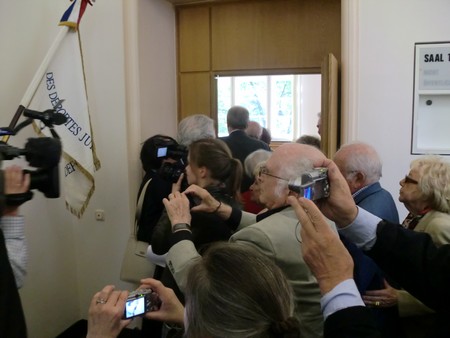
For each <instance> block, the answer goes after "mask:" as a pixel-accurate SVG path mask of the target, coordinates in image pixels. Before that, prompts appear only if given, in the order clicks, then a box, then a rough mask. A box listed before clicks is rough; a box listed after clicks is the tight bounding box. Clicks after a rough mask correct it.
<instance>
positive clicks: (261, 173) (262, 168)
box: [258, 167, 289, 182]
mask: <svg viewBox="0 0 450 338" xmlns="http://www.w3.org/2000/svg"><path fill="white" fill-rule="evenodd" d="M261 175H267V176H270V177H274V178H278V179H279V180H283V181H286V182H289V180H287V179H285V178H283V177H280V176H275V175H272V174H270V173H269V171H268V170H267V168H266V167H261V168H259V174H258V176H259V177H261Z"/></svg>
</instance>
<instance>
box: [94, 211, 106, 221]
mask: <svg viewBox="0 0 450 338" xmlns="http://www.w3.org/2000/svg"><path fill="white" fill-rule="evenodd" d="M95 219H96V220H97V221H104V220H105V210H102V209H97V210H95Z"/></svg>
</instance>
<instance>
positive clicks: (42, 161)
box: [23, 137, 62, 168]
mask: <svg viewBox="0 0 450 338" xmlns="http://www.w3.org/2000/svg"><path fill="white" fill-rule="evenodd" d="M61 152H62V145H61V141H60V140H59V139H55V138H49V137H41V138H29V139H28V141H27V143H26V144H25V149H24V151H23V153H24V155H25V158H26V160H27V161H28V163H29V164H30V165H31V166H32V167H37V168H50V167H54V166H56V165H57V164H58V163H59V160H60V158H61Z"/></svg>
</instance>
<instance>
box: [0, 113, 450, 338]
mask: <svg viewBox="0 0 450 338" xmlns="http://www.w3.org/2000/svg"><path fill="white" fill-rule="evenodd" d="M319 121H320V115H319ZM227 124H228V131H229V135H228V136H226V137H223V138H216V134H215V129H214V121H213V120H212V119H210V118H209V117H207V116H205V115H200V114H199V115H194V116H190V117H187V118H185V119H183V120H182V121H181V122H180V123H179V127H178V134H177V139H176V140H175V139H173V138H171V137H169V136H166V135H155V136H152V137H150V138H149V139H147V140H146V141H145V142H144V143H143V146H142V149H141V162H142V167H143V170H144V173H145V175H144V178H143V181H142V184H141V188H140V189H142V187H143V186H144V185H145V184H146V183H147V182H148V181H149V180H150V179H151V182H150V185H149V186H148V188H147V190H146V193H145V197H144V204H143V207H142V212H141V214H140V218H139V220H138V229H139V230H138V233H137V236H138V240H140V241H144V242H147V243H149V251H151V253H152V254H156V255H160V256H162V257H165V266H164V267H162V268H159V269H157V270H156V272H155V275H154V276H148V278H145V279H143V280H141V285H140V286H139V288H150V289H152V290H153V291H155V292H156V293H157V294H158V296H159V299H160V301H161V305H160V307H159V308H158V309H152V311H150V312H147V313H145V314H144V318H145V320H144V324H143V327H142V336H143V337H144V336H146V337H182V336H184V337H224V338H225V337H267V338H271V337H273V338H277V337H285V338H290V337H400V338H401V337H448V336H450V323H449V321H448V320H447V319H448V318H449V314H450V313H449V312H450V310H449V309H448V306H447V300H448V299H450V298H449V296H450V295H449V288H448V287H447V283H448V282H449V281H450V245H448V244H450V185H448V184H447V182H449V180H450V163H449V162H447V161H445V160H444V159H443V158H442V157H439V156H421V157H420V158H417V159H415V160H414V161H412V163H411V166H410V171H409V173H408V174H407V175H406V176H405V177H404V178H401V180H400V186H401V188H400V193H399V197H398V199H399V201H400V202H401V203H403V204H404V206H405V207H406V209H407V210H408V212H409V214H408V215H407V217H406V218H405V220H404V221H403V222H402V224H399V223H400V220H399V213H398V211H397V208H396V204H395V202H394V197H393V196H392V194H391V193H390V192H388V191H387V190H386V189H384V188H382V186H381V184H380V179H381V177H382V162H381V159H380V156H379V155H378V154H377V152H376V150H375V148H374V147H372V146H371V145H369V144H365V143H362V142H352V143H349V144H345V145H343V146H342V147H341V148H340V149H339V150H338V151H337V152H336V154H335V155H334V157H333V159H332V160H331V159H327V158H326V156H325V155H324V154H323V153H322V151H321V150H320V139H314V138H310V137H306V136H307V135H305V137H303V138H301V139H298V140H297V141H296V142H289V143H285V144H282V145H280V146H278V147H276V148H275V149H274V150H273V151H272V149H271V148H270V146H269V144H267V143H265V142H264V141H262V135H263V128H262V127H261V125H259V123H257V122H255V121H250V116H249V112H248V110H247V109H245V108H244V107H241V106H234V107H232V108H230V110H229V112H228V116H227ZM320 130H321V129H320V123H318V131H319V132H320ZM161 149H166V150H165V151H164V153H162V152H161ZM318 167H320V168H326V170H327V176H328V177H327V179H328V181H329V186H330V188H329V196H328V197H325V198H322V199H319V200H316V201H311V200H308V199H306V198H305V197H304V196H303V195H301V194H299V193H298V192H296V191H293V190H291V189H290V183H289V182H292V181H293V180H295V179H297V178H298V177H301V176H302V174H304V173H307V172H311V171H312V170H313V169H314V168H318ZM180 168H181V169H180ZM8 182H9V183H8ZM28 185H29V177H28V175H24V174H23V172H22V171H21V170H20V168H19V169H18V168H12V169H8V170H7V171H5V193H9V194H14V193H21V192H22V191H26V190H27V189H28ZM17 208H18V206H8V207H7V208H5V210H3V217H2V219H1V222H0V227H1V229H2V232H0V234H2V235H4V237H5V238H4V239H3V238H2V241H1V242H2V243H3V242H4V241H5V243H6V248H7V250H8V257H9V261H8V262H6V261H5V259H4V258H5V257H6V256H5V255H2V262H1V263H2V264H6V263H8V264H9V266H10V267H12V268H11V269H10V274H9V275H8V277H6V276H2V278H3V279H4V280H3V281H1V282H2V285H6V283H8V284H9V285H11V283H15V284H14V285H15V290H17V287H20V285H21V283H22V279H23V270H24V268H23V260H24V258H23V257H22V258H20V259H18V258H17V257H18V255H14V254H12V252H13V251H12V250H14V248H15V249H16V252H21V249H19V250H17V248H18V246H17V243H13V245H12V244H11V243H12V242H14V241H11V238H12V237H11V232H10V231H9V230H11V229H13V227H12V226H10V225H8V224H9V223H8V222H12V221H14V222H22V223H23V219H20V218H18V217H19V216H18V215H17ZM16 229H19V230H17V233H16V234H15V235H14V236H16V237H21V239H22V240H23V231H22V235H21V234H20V233H19V232H20V229H22V230H23V225H22V227H20V226H17V227H16ZM13 239H14V237H13ZM18 243H21V241H18ZM0 249H2V248H0ZM22 249H23V251H22V252H21V254H20V255H23V256H26V248H22ZM5 250H6V249H5ZM5 250H3V251H5ZM1 252H2V251H1V250H0V253H1ZM4 256H5V257H4ZM149 257H151V256H149ZM127 296H128V291H121V290H116V289H115V288H114V287H113V286H111V285H107V286H105V287H104V288H103V289H102V290H101V291H99V292H98V293H96V294H95V295H94V296H93V298H92V302H91V305H90V308H89V319H88V332H87V337H89V338H96V337H117V336H119V334H120V332H121V331H122V330H123V329H124V328H125V327H126V326H127V325H128V324H129V323H130V321H131V319H124V318H123V313H124V309H125V303H126V300H127ZM10 300H12V301H13V304H16V305H17V313H21V308H20V300H19V301H18V295H15V294H13V295H12V298H11V299H8V300H6V299H5V300H3V299H2V300H1V301H2V302H5V301H10ZM17 301H18V303H17ZM14 302H15V303H14ZM17 318H19V319H20V318H21V317H20V316H19V317H17ZM22 321H23V314H22ZM3 322H4V321H1V323H3ZM155 322H157V323H164V326H162V328H161V326H160V327H159V329H156V328H155V327H154V326H153V325H148V323H155ZM3 325H4V324H3ZM152 330H153V331H152ZM5 332H7V331H5ZM12 337H13V336H12Z"/></svg>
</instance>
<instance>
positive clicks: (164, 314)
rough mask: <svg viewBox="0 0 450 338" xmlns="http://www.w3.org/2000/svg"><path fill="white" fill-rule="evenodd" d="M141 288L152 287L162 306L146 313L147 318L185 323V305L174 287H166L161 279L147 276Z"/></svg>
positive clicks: (179, 323)
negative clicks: (174, 290)
mask: <svg viewBox="0 0 450 338" xmlns="http://www.w3.org/2000/svg"><path fill="white" fill-rule="evenodd" d="M142 283H143V284H142V285H141V288H142V287H143V288H151V289H152V290H154V292H156V293H157V294H158V295H159V299H160V302H161V303H160V304H161V305H160V307H159V309H158V310H156V311H150V312H147V313H146V314H145V318H147V319H153V320H158V321H164V322H168V323H172V324H178V325H183V324H184V306H183V304H181V303H180V301H179V300H178V298H177V296H176V295H175V293H174V292H173V290H172V289H169V288H167V287H165V286H164V285H163V284H162V283H161V282H160V281H158V280H156V279H153V278H147V279H143V280H142Z"/></svg>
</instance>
